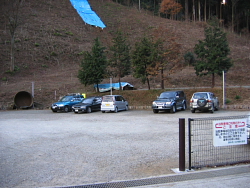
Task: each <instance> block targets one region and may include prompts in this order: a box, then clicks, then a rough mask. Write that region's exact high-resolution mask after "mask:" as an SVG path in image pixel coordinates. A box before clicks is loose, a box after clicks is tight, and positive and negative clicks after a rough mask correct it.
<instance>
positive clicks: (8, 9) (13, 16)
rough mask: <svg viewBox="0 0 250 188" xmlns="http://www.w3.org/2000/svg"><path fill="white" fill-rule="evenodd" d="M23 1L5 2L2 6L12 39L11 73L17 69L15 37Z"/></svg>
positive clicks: (4, 0)
mask: <svg viewBox="0 0 250 188" xmlns="http://www.w3.org/2000/svg"><path fill="white" fill-rule="evenodd" d="M22 2H23V0H3V3H2V6H1V9H2V10H1V12H2V13H3V15H4V18H5V19H6V20H7V25H8V29H9V32H10V37H11V40H10V41H11V47H10V71H11V72H12V71H14V68H15V51H14V48H15V35H16V29H17V27H18V23H19V10H20V7H21V5H22Z"/></svg>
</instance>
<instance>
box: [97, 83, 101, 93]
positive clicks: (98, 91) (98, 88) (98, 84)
mask: <svg viewBox="0 0 250 188" xmlns="http://www.w3.org/2000/svg"><path fill="white" fill-rule="evenodd" d="M96 89H97V93H99V92H100V91H99V84H96Z"/></svg>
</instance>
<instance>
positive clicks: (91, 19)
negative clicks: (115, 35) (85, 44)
mask: <svg viewBox="0 0 250 188" xmlns="http://www.w3.org/2000/svg"><path fill="white" fill-rule="evenodd" d="M70 2H71V4H72V6H73V7H74V8H75V9H76V10H77V12H78V14H79V15H80V16H81V18H82V19H83V21H84V22H85V23H87V24H90V25H94V26H97V27H101V28H105V27H106V26H105V25H104V23H103V22H102V20H101V19H100V18H99V17H98V16H97V14H96V13H95V12H94V11H93V10H92V9H91V7H90V5H89V2H88V1H87V0H70Z"/></svg>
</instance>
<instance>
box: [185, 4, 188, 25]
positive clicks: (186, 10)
mask: <svg viewBox="0 0 250 188" xmlns="http://www.w3.org/2000/svg"><path fill="white" fill-rule="evenodd" d="M188 20H189V19H188V0H185V21H186V22H188Z"/></svg>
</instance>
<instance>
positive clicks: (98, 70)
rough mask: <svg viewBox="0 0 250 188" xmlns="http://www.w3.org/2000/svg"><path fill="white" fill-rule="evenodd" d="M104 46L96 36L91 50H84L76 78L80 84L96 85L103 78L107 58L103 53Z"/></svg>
mask: <svg viewBox="0 0 250 188" xmlns="http://www.w3.org/2000/svg"><path fill="white" fill-rule="evenodd" d="M104 49H105V47H102V46H101V43H100V41H99V40H98V38H96V39H95V41H94V45H93V47H92V51H91V52H85V53H84V58H83V61H82V62H81V69H80V70H79V71H78V78H79V80H80V82H81V83H82V84H84V85H85V86H86V85H91V84H96V85H97V91H98V92H99V87H98V84H99V83H101V81H102V80H103V78H104V75H105V72H106V66H107V58H106V56H105V53H104Z"/></svg>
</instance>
